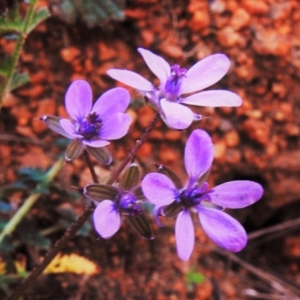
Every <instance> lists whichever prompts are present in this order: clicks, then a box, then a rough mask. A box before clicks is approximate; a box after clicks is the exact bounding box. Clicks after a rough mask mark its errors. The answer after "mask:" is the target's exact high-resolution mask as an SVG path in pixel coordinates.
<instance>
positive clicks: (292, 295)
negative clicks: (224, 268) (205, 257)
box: [213, 247, 300, 300]
mask: <svg viewBox="0 0 300 300" xmlns="http://www.w3.org/2000/svg"><path fill="white" fill-rule="evenodd" d="M213 251H215V252H217V253H219V254H221V255H223V256H225V257H228V258H230V259H231V260H232V261H234V262H236V263H238V264H240V265H241V266H242V267H243V268H245V269H246V270H247V271H248V272H251V273H252V274H254V275H256V276H257V277H259V278H261V279H263V280H265V281H267V282H268V283H269V284H270V285H271V286H272V287H273V288H274V289H275V290H277V291H278V292H280V293H282V294H284V295H285V296H286V298H285V300H296V299H299V296H300V289H299V288H297V287H294V286H292V285H290V284H289V283H286V282H285V281H283V280H281V279H279V278H277V277H276V276H274V275H272V274H269V273H267V272H265V271H263V270H261V269H259V268H257V267H254V266H253V265H251V264H249V263H248V262H246V261H244V260H243V259H241V258H239V257H238V256H237V255H235V254H233V253H229V252H227V251H225V250H223V249H220V248H217V247H216V248H214V249H213Z"/></svg>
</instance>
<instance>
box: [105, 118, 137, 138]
mask: <svg viewBox="0 0 300 300" xmlns="http://www.w3.org/2000/svg"><path fill="white" fill-rule="evenodd" d="M131 121H132V120H131V117H130V116H129V115H127V114H123V113H116V114H113V115H112V116H111V117H110V118H109V119H107V120H106V122H105V123H104V124H103V126H102V127H101V129H100V131H99V137H100V138H101V139H105V140H106V139H107V140H116V139H120V138H121V137H123V136H124V135H125V134H126V133H127V132H128V129H129V126H130V123H131Z"/></svg>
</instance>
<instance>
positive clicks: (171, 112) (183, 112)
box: [160, 99, 194, 129]
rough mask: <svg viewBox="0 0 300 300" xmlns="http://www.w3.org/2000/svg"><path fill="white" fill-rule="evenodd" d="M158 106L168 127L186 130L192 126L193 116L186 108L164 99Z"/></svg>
mask: <svg viewBox="0 0 300 300" xmlns="http://www.w3.org/2000/svg"><path fill="white" fill-rule="evenodd" d="M160 105H161V108H162V110H163V113H164V116H162V117H163V119H164V121H165V122H166V124H167V125H168V126H169V127H171V128H174V129H186V128H187V127H189V126H190V125H191V124H192V122H193V120H194V114H193V112H192V111H191V110H190V109H189V108H188V107H186V106H184V105H181V104H179V103H176V102H171V101H168V100H166V99H161V101H160Z"/></svg>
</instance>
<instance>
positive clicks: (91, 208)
mask: <svg viewBox="0 0 300 300" xmlns="http://www.w3.org/2000/svg"><path fill="white" fill-rule="evenodd" d="M158 120H159V114H156V116H155V117H154V119H153V120H152V122H151V123H150V125H149V126H148V128H147V129H146V130H145V132H144V133H143V134H142V136H141V138H140V140H139V141H138V142H137V143H136V145H135V147H134V148H133V149H132V150H131V151H130V153H129V154H128V155H127V157H126V158H125V159H124V161H123V162H122V164H121V165H120V166H119V168H118V169H117V170H116V171H115V172H114V173H112V174H111V176H110V178H109V180H108V184H112V183H113V182H114V181H115V180H116V179H117V178H118V176H119V174H120V173H121V172H122V171H123V169H124V168H125V167H126V166H127V164H128V163H129V162H130V161H131V160H132V158H133V157H134V155H135V154H136V153H137V151H138V150H139V149H140V147H141V146H142V144H143V143H144V142H145V140H146V139H147V137H148V135H149V133H150V132H151V130H152V129H153V128H154V126H155V124H156V122H157V121H158ZM90 167H91V168H90ZM89 168H90V170H91V169H92V168H93V167H92V165H91V164H90V165H89ZM91 172H93V171H91ZM96 180H97V177H96ZM94 209H95V204H94V203H93V202H90V203H89V204H88V205H87V206H86V208H85V210H84V212H83V213H82V214H81V215H80V216H79V217H78V219H77V221H76V222H74V223H73V224H72V225H71V226H70V227H69V228H68V229H67V231H66V232H65V234H64V235H63V236H62V237H61V238H60V239H59V240H58V241H57V242H56V243H55V245H54V247H53V248H52V249H51V250H50V251H49V252H48V253H47V254H46V256H45V258H44V260H43V261H42V262H41V263H40V264H39V265H38V266H37V267H36V268H35V269H33V271H32V272H31V273H30V274H29V275H28V277H27V278H25V279H24V281H23V282H22V283H21V285H20V286H19V288H18V289H16V290H15V291H14V292H13V293H12V294H11V295H10V296H8V298H6V300H18V298H19V297H20V296H21V295H22V294H23V293H24V292H25V291H26V289H28V288H29V287H30V286H31V285H32V284H33V283H34V282H35V280H36V278H37V277H38V276H39V275H40V274H41V273H42V272H43V271H44V269H45V268H46V267H47V266H48V264H49V263H50V262H51V261H52V260H53V258H54V257H55V256H56V255H57V254H58V253H59V252H60V251H61V249H62V248H63V247H64V246H65V245H66V244H67V242H68V241H69V240H70V239H71V238H72V237H73V236H75V234H76V232H77V231H78V230H79V229H80V228H81V226H82V225H83V224H84V223H85V222H86V220H87V219H88V218H89V217H90V216H91V214H92V213H93V211H94Z"/></svg>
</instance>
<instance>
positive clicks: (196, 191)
mask: <svg viewBox="0 0 300 300" xmlns="http://www.w3.org/2000/svg"><path fill="white" fill-rule="evenodd" d="M207 189H208V184H207V182H205V183H204V184H203V185H202V186H201V187H199V186H195V187H192V188H187V189H185V190H183V191H182V192H181V193H180V195H179V199H180V201H181V203H182V204H183V205H184V206H185V207H186V208H189V207H192V206H195V205H197V204H199V203H200V202H201V201H202V200H204V199H203V195H205V194H206V191H207Z"/></svg>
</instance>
